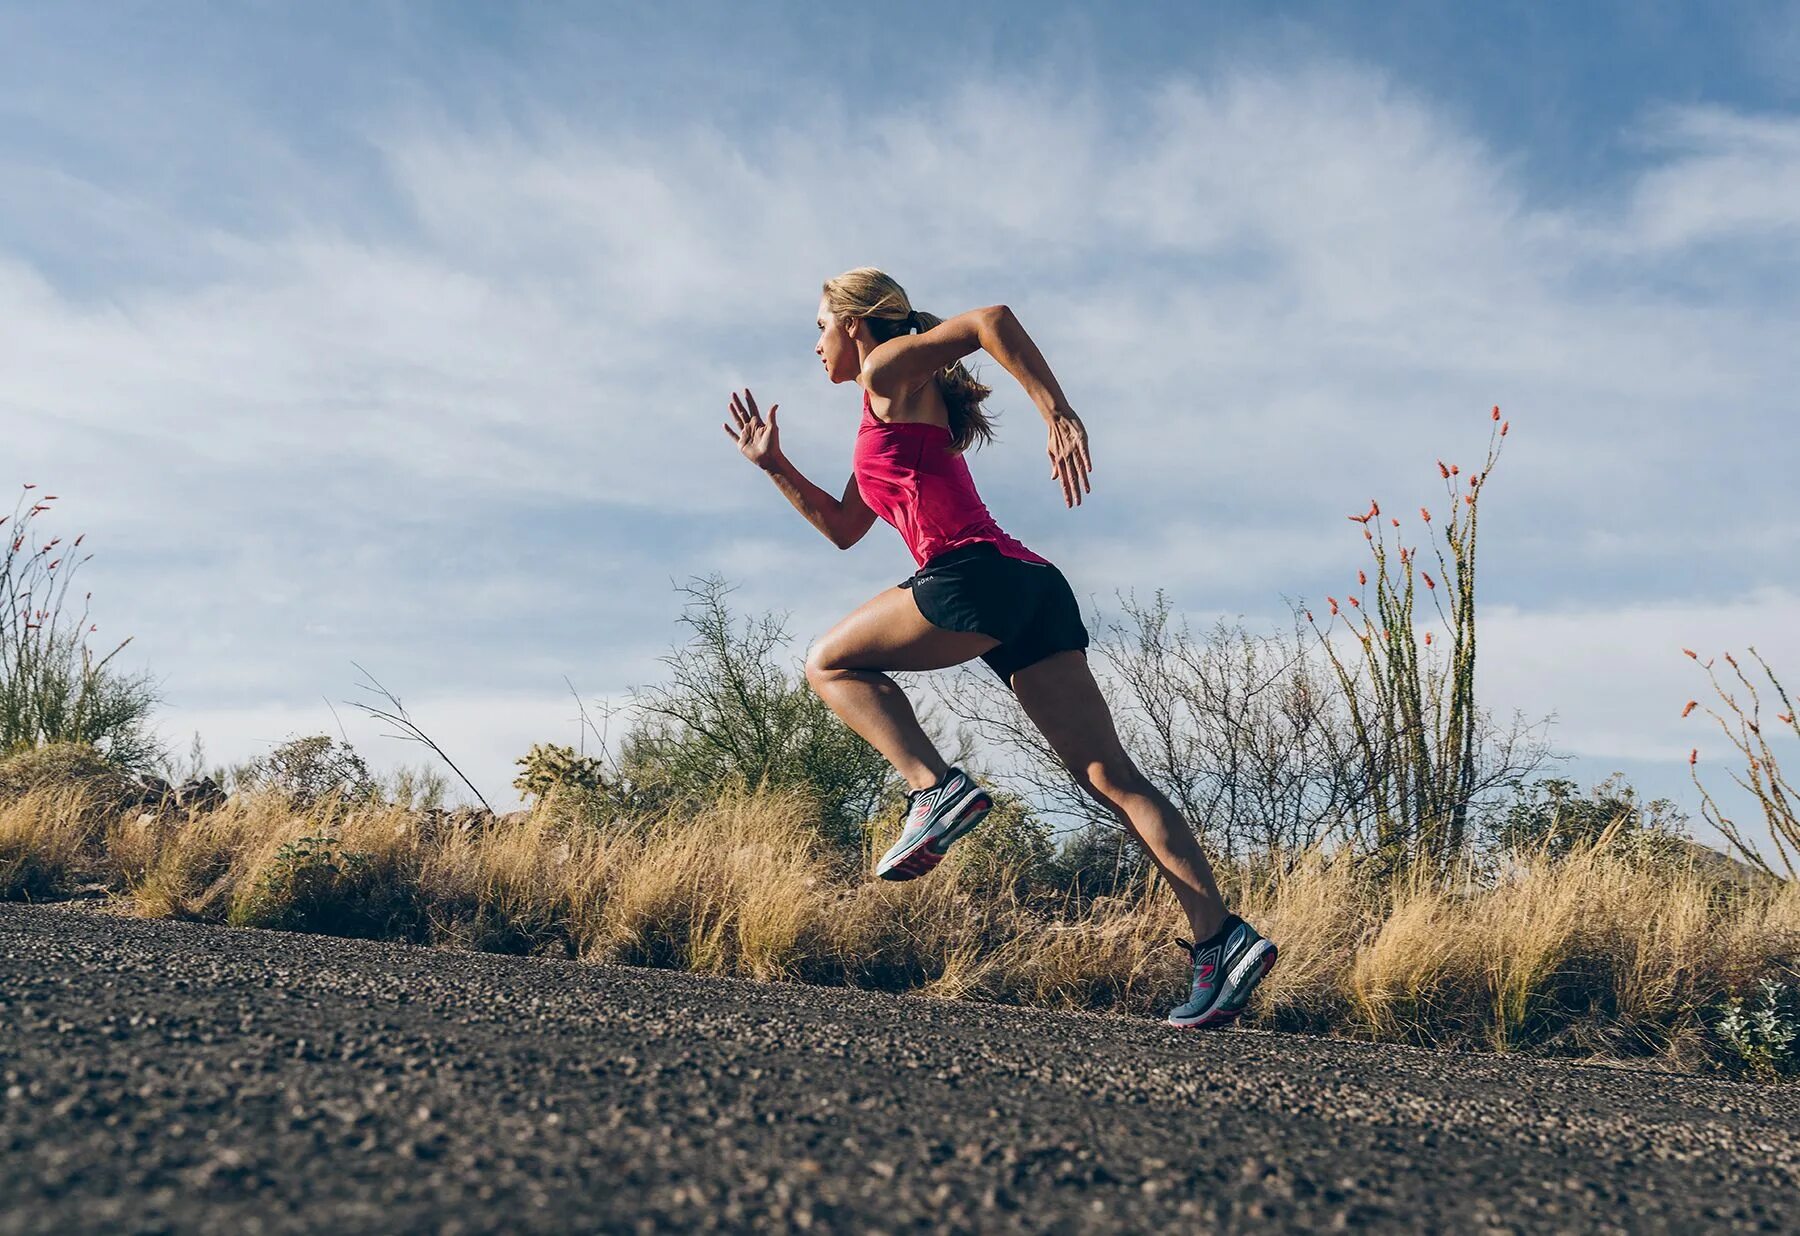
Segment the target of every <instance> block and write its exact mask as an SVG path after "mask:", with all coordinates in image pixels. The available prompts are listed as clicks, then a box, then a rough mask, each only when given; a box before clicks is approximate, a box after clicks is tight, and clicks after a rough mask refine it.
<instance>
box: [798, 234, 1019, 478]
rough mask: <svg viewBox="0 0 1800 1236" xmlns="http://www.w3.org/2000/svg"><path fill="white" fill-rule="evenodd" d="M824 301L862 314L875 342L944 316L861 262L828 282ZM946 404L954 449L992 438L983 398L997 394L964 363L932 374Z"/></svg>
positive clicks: (843, 313)
mask: <svg viewBox="0 0 1800 1236" xmlns="http://www.w3.org/2000/svg"><path fill="white" fill-rule="evenodd" d="M823 290H824V292H825V304H826V307H827V308H829V309H830V310H831V312H832V313H833V314H834V315H836V316H838V317H840V318H862V319H863V320H864V321H866V322H867V323H868V324H869V333H870V334H872V335H874V336H875V342H876V343H886V342H887V341H888V340H889V339H892V338H894V337H895V336H897V335H904V334H906V333H907V331H909V330H911V329H914V324H915V323H916V324H917V329H918V331H919V333H920V334H923V333H924V332H926V331H928V330H930V329H931V328H932V327H934V326H936V325H937V324H938V323H939V322H941V321H943V319H942V318H940V317H937V316H936V315H935V314H930V313H925V312H923V311H921V310H917V309H914V308H913V307H912V302H911V301H910V300H908V299H907V298H906V289H904V288H902V287H901V286H900V285H899V284H898V283H895V282H894V280H893V277H892V276H891V275H889V274H888V273H887V272H886V271H884V270H881V269H879V268H878V267H874V266H858V267H856V268H855V269H853V270H847V271H845V272H844V273H843V274H841V275H838V276H837V277H835V278H832V279H827V280H826V281H825V287H824V289H823ZM932 380H933V381H935V382H936V383H937V388H938V393H939V394H941V395H943V397H944V406H945V407H946V408H948V409H949V410H950V449H951V450H953V451H961V450H966V449H967V448H968V447H969V446H970V445H971V444H972V443H981V442H992V441H993V440H994V422H993V419H992V418H991V417H989V416H988V414H987V412H986V411H985V410H983V408H982V406H981V401H982V400H984V399H986V398H987V397H988V396H989V395H991V394H993V390H992V389H991V388H990V387H987V386H983V385H982V384H981V383H980V382H977V381H976V380H975V375H974V374H972V373H970V372H969V370H968V368H967V366H965V365H964V364H963V363H962V362H961V361H957V362H955V363H954V364H952V365H949V366H946V367H945V368H943V369H940V370H938V371H937V373H935V374H933V375H932Z"/></svg>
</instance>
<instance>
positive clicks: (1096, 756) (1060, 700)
mask: <svg viewBox="0 0 1800 1236" xmlns="http://www.w3.org/2000/svg"><path fill="white" fill-rule="evenodd" d="M1012 688H1013V694H1015V695H1017V696H1018V698H1019V704H1020V706H1021V707H1022V708H1024V709H1025V715H1026V716H1028V717H1030V718H1031V723H1032V724H1033V725H1035V726H1037V727H1038V729H1039V731H1041V732H1042V733H1043V735H1044V738H1045V740H1046V741H1048V742H1049V744H1050V746H1051V747H1052V748H1053V749H1054V750H1055V751H1056V754H1057V755H1058V756H1059V757H1060V758H1061V759H1062V761H1063V763H1064V764H1067V765H1068V766H1069V769H1070V771H1072V772H1074V773H1075V774H1076V775H1077V776H1081V777H1086V776H1091V775H1092V770H1093V769H1094V767H1095V766H1096V765H1098V766H1100V768H1102V769H1104V770H1106V771H1107V772H1108V773H1111V774H1114V775H1117V774H1120V773H1122V772H1123V771H1124V769H1125V768H1126V767H1127V765H1128V764H1129V763H1130V758H1129V757H1128V756H1127V755H1126V753H1125V747H1124V745H1123V744H1122V743H1120V741H1119V734H1118V731H1117V730H1115V729H1114V728H1113V719H1112V710H1111V709H1110V708H1108V707H1107V704H1106V697H1105V696H1104V695H1102V694H1101V693H1100V684H1099V683H1097V682H1095V681H1094V674H1093V671H1092V670H1090V669H1089V668H1088V662H1087V653H1086V652H1084V651H1081V650H1077V649H1069V650H1066V651H1063V652H1057V653H1053V654H1052V655H1050V656H1048V657H1045V658H1044V659H1043V660H1041V661H1036V662H1034V663H1032V664H1031V665H1027V666H1026V667H1025V668H1024V669H1022V670H1017V671H1015V672H1014V674H1013V676H1012Z"/></svg>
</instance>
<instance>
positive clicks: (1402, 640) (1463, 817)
mask: <svg viewBox="0 0 1800 1236" xmlns="http://www.w3.org/2000/svg"><path fill="white" fill-rule="evenodd" d="M1510 427H1511V422H1510V421H1502V420H1501V419H1500V409H1499V408H1498V407H1496V408H1495V409H1494V411H1493V428H1492V429H1491V430H1490V433H1489V437H1488V453H1487V462H1486V463H1485V464H1484V465H1483V466H1482V469H1481V471H1480V472H1478V473H1473V474H1471V475H1470V476H1469V477H1468V482H1469V484H1468V489H1467V491H1466V492H1465V491H1463V489H1462V484H1461V475H1462V469H1461V467H1460V466H1459V465H1456V464H1445V463H1444V462H1443V461H1442V460H1439V461H1438V465H1437V467H1438V473H1439V475H1440V476H1441V477H1442V478H1443V480H1444V482H1445V488H1446V489H1447V491H1448V492H1449V495H1450V514H1449V516H1448V518H1446V519H1443V520H1441V521H1439V524H1438V525H1434V524H1433V523H1432V518H1431V511H1430V510H1429V509H1428V508H1426V507H1420V508H1419V519H1420V521H1421V522H1422V523H1423V524H1424V525H1425V537H1426V539H1427V541H1428V542H1429V543H1430V545H1431V551H1432V553H1433V555H1434V556H1435V557H1436V558H1437V561H1438V568H1439V572H1440V574H1439V575H1438V576H1436V577H1434V576H1433V575H1432V574H1431V573H1430V572H1429V571H1427V570H1425V569H1424V568H1423V567H1422V566H1420V565H1419V553H1418V547H1417V546H1411V547H1408V546H1404V545H1396V549H1397V550H1398V557H1399V565H1398V568H1397V569H1396V570H1395V571H1394V572H1393V575H1392V577H1390V573H1389V561H1388V543H1387V532H1386V530H1384V529H1382V527H1381V523H1380V518H1381V505H1380V503H1378V502H1376V501H1374V500H1373V499H1371V500H1370V502H1369V509H1368V511H1367V512H1366V513H1365V514H1362V515H1352V516H1350V517H1349V518H1350V519H1351V520H1352V521H1354V522H1356V523H1359V524H1361V525H1362V534H1363V538H1364V539H1365V540H1366V541H1367V542H1368V544H1369V549H1370V552H1371V553H1372V555H1373V556H1374V560H1375V573H1374V575H1375V608H1374V612H1373V613H1371V612H1370V609H1369V607H1368V605H1367V604H1366V601H1367V598H1368V592H1367V589H1368V584H1369V576H1368V574H1367V573H1366V572H1364V571H1361V570H1359V571H1357V573H1356V583H1357V588H1358V589H1359V592H1358V593H1357V594H1356V595H1352V596H1349V597H1347V598H1346V600H1347V604H1348V605H1349V607H1350V609H1352V610H1355V611H1356V612H1357V614H1358V615H1359V616H1360V618H1361V629H1360V630H1358V629H1357V623H1356V621H1355V619H1353V618H1351V616H1350V615H1349V614H1347V613H1345V612H1344V611H1343V609H1342V608H1341V607H1340V606H1339V604H1338V601H1337V598H1336V597H1334V596H1328V597H1326V598H1325V599H1326V602H1327V603H1328V604H1329V605H1330V606H1331V618H1332V625H1335V623H1336V620H1337V619H1338V618H1339V617H1342V618H1344V619H1345V621H1346V623H1347V624H1348V625H1349V626H1350V628H1351V632H1352V634H1354V635H1355V636H1356V637H1357V641H1358V643H1359V644H1360V646H1361V651H1362V655H1361V659H1360V660H1358V661H1357V663H1356V666H1355V669H1354V670H1352V669H1351V668H1349V667H1346V666H1345V664H1344V661H1343V659H1341V658H1340V657H1339V656H1338V652H1337V649H1336V648H1335V647H1334V646H1333V645H1332V642H1331V638H1330V633H1329V631H1321V632H1320V633H1319V635H1320V642H1321V643H1322V644H1323V646H1324V648H1325V653H1326V655H1327V656H1328V657H1330V658H1331V664H1332V666H1333V668H1334V669H1336V671H1337V676H1338V681H1339V682H1340V684H1341V685H1342V686H1343V689H1344V695H1345V700H1346V702H1347V704H1348V706H1349V711H1350V716H1351V724H1352V728H1353V731H1354V733H1355V736H1356V742H1357V744H1358V746H1359V747H1360V748H1361V752H1362V755H1363V759H1364V764H1365V766H1366V767H1367V769H1368V776H1369V786H1368V791H1369V794H1368V802H1369V810H1370V811H1371V812H1372V813H1373V816H1374V823H1375V837H1376V843H1377V848H1378V851H1379V853H1380V855H1381V857H1382V858H1383V859H1384V860H1385V862H1386V863H1387V864H1388V865H1389V866H1390V867H1400V866H1406V865H1410V864H1413V863H1417V862H1425V863H1428V864H1430V865H1432V866H1434V867H1440V868H1441V867H1443V866H1445V865H1446V864H1447V863H1448V862H1449V860H1451V859H1452V858H1454V857H1455V856H1456V855H1457V854H1459V853H1460V852H1461V851H1462V848H1463V843H1464V840H1465V837H1466V833H1467V825H1468V814H1469V800H1470V798H1471V797H1472V795H1473V793H1474V785H1475V523H1476V514H1477V511H1478V509H1479V505H1480V497H1481V492H1482V488H1483V486H1484V485H1485V484H1486V483H1487V478H1488V474H1489V473H1490V472H1492V471H1493V468H1494V464H1495V463H1496V462H1497V461H1498V459H1499V457H1500V448H1501V440H1502V439H1504V438H1505V437H1506V432H1507V430H1508V429H1509V428H1510ZM1371 523H1374V525H1375V529H1376V530H1375V531H1373V532H1371V531H1370V529H1369V525H1370V524H1371ZM1388 523H1389V524H1390V525H1391V526H1392V528H1393V529H1399V527H1400V520H1399V519H1398V518H1397V517H1395V516H1389V517H1388ZM1434 527H1441V528H1442V531H1443V539H1444V541H1445V543H1447V545H1448V547H1449V550H1450V560H1449V561H1448V562H1446V561H1445V560H1444V551H1443V548H1442V547H1440V546H1439V544H1438V541H1437V538H1436V536H1435V535H1434ZM1394 535H1395V537H1396V539H1398V538H1399V535H1400V534H1399V533H1398V531H1396V532H1395V533H1394ZM1415 576H1416V577H1417V578H1419V579H1422V580H1423V581H1424V583H1425V589H1426V591H1427V592H1429V593H1430V594H1431V599H1432V603H1433V605H1434V606H1435V607H1436V609H1437V611H1438V616H1439V617H1440V618H1442V619H1443V622H1444V626H1445V627H1446V628H1447V629H1448V631H1449V636H1450V638H1449V647H1448V648H1447V649H1446V650H1445V652H1446V654H1447V658H1448V659H1447V661H1445V660H1439V659H1437V658H1433V657H1431V656H1429V654H1426V655H1425V656H1423V657H1422V656H1421V652H1420V640H1419V638H1418V633H1417V632H1415V630H1414V627H1413V600H1414V579H1415ZM1440 582H1441V583H1442V588H1441V589H1440V588H1439V584H1440ZM1306 619H1307V621H1308V622H1309V623H1312V625H1313V629H1314V630H1315V631H1317V630H1318V623H1317V622H1316V621H1314V619H1313V616H1312V612H1311V611H1310V610H1308V611H1307V612H1306ZM1432 635H1433V633H1432V632H1430V631H1426V632H1424V640H1423V645H1424V647H1426V648H1430V647H1431V646H1432ZM1365 676H1366V679H1367V682H1368V684H1369V690H1368V691H1366V692H1365V691H1364V690H1362V689H1361V684H1362V682H1363V681H1364V678H1365Z"/></svg>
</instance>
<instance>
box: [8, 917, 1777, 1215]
mask: <svg viewBox="0 0 1800 1236" xmlns="http://www.w3.org/2000/svg"><path fill="white" fill-rule="evenodd" d="M1797 1130H1800V1087H1779V1086H1757V1085H1751V1084H1747V1083H1737V1082H1730V1081H1724V1080H1718V1079H1712V1078H1702V1077H1691V1076H1681V1075H1668V1074H1656V1073H1650V1072H1644V1071H1637V1070H1628V1069H1619V1068H1611V1067H1602V1066H1593V1065H1577V1064H1569V1063H1558V1062H1553V1061H1543V1060H1531V1059H1522V1058H1518V1057H1508V1056H1488V1055H1473V1054H1467V1053H1450V1052H1430V1051H1422V1050H1416V1049H1410V1048H1404V1047H1396V1046H1390V1045H1385V1044H1367V1043H1354V1042H1348V1041H1342V1040H1333V1039H1322V1038H1310V1037H1303V1036H1297V1035H1277V1034H1270V1033H1264V1032H1259V1031H1255V1030H1249V1029H1234V1030H1229V1031H1222V1032H1221V1031H1214V1032H1204V1031H1179V1030H1174V1029H1171V1028H1168V1027H1164V1026H1161V1025H1159V1024H1156V1023H1154V1022H1149V1021H1144V1020H1137V1019H1129V1018H1123V1017H1116V1016H1105V1015H1097V1014H1082V1013H1051V1012H1044V1011H1037V1010H1029V1009H1015V1008H1003V1007H997V1006H990V1005H981V1004H973V1003H961V1002H951V1001H937V1000H930V999H926V998H921V997H907V996H888V995H881V994H876V993H870V992H860V991H853V990H843V989H835V988H818V987H804V986H798V985H791V984H784V983H752V982H745V981H739V980H733V979H717V978H703V977H698V976H694V975H687V974H679V973H672V972H667V971H657V970H638V969H629V968H623V967H614V966H598V965H586V964H581V963H577V962H569V961H560V960H549V959H541V958H518V957H501V956H494V955H489V954H481V953H466V952H456V951H449V950H439V949H422V948H416V947H411V946H408V945H402V944H388V943H376V942H368V941H357V940H339V939H334V938H330V937H325V936H311V935H297V934H287V933H282V932H271V931H254V930H235V929H229V928H221V927H213V926H206V925H201V924H193V923H180V922H170V921H144V920H136V919H129V918H122V917H116V916H112V915H105V914H96V913H88V912H80V911H77V910H73V909H70V908H67V907H47V906H24V905H16V904H0V1149H3V1150H4V1154H5V1170H4V1171H0V1234H5V1236H11V1234H14V1233H49V1232H56V1233H67V1232H106V1233H115V1232H119V1233H123V1232H142V1233H155V1232H170V1233H173V1232H181V1233H232V1234H234V1236H237V1234H241V1233H265V1232H267V1233H276V1232H350V1231H358V1232H374V1231H383V1232H387V1231H406V1232H411V1231H418V1232H438V1233H474V1232H490V1231H505V1232H565V1231H596V1232H662V1231H683V1232H686V1231H712V1230H733V1231H735V1230H749V1231H773V1230H781V1231H791V1230H801V1231H808V1230H811V1231H854V1232H924V1231H955V1232H975V1231H981V1232H992V1231H1033V1232H1086V1231H1103V1230H1149V1229H1163V1230H1174V1231H1184V1232H1185V1231H1214V1230H1217V1231H1265V1230H1266V1231H1304V1232H1313V1231H1333V1230H1341V1229H1349V1228H1370V1229H1374V1230H1379V1231H1384V1232H1386V1231H1418V1232H1454V1233H1471V1232H1474V1233H1479V1232H1524V1231H1531V1232H1537V1231H1557V1232H1561V1231H1567V1232H1656V1231H1682V1232H1687V1231H1698V1230H1717V1231H1770V1232H1773V1231H1789V1232H1791V1231H1795V1230H1800V1144H1797V1143H1800V1138H1797V1137H1796V1133H1797Z"/></svg>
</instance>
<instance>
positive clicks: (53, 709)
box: [0, 485, 165, 772]
mask: <svg viewBox="0 0 1800 1236" xmlns="http://www.w3.org/2000/svg"><path fill="white" fill-rule="evenodd" d="M55 501H56V496H55V495H54V494H42V493H41V491H39V490H38V488H37V486H35V485H26V486H24V487H23V488H22V489H21V491H20V499H19V501H18V502H17V503H16V504H15V505H14V507H13V513H12V514H11V515H5V516H0V755H6V754H11V753H15V752H18V751H22V750H30V749H32V748H35V747H40V746H44V745H47V744H54V743H85V744H87V745H89V746H91V747H93V748H95V749H96V750H97V751H99V753H100V754H101V756H102V757H103V758H105V759H106V761H107V762H108V763H110V764H113V765H115V766H116V767H119V768H122V769H126V770H128V771H131V772H149V771H152V770H153V769H154V768H155V767H156V766H157V765H158V764H159V763H160V762H161V761H162V760H163V759H164V758H165V757H164V753H163V750H162V746H161V744H160V743H159V742H158V741H157V740H156V738H155V736H154V735H153V734H152V733H151V732H150V731H149V728H148V727H149V719H150V713H151V710H152V709H153V708H154V707H155V705H156V703H157V698H158V697H157V690H156V686H155V684H154V682H153V680H152V679H151V677H150V675H149V674H148V673H137V674H128V673H125V672H124V671H122V670H120V669H118V668H116V667H115V666H113V664H112V660H113V658H114V657H115V656H117V655H118V654H119V652H120V651H121V650H123V649H124V647H125V645H126V644H129V643H130V642H131V641H130V639H129V638H127V639H124V640H121V641H120V642H119V643H118V644H117V645H116V646H115V647H114V648H113V649H112V651H111V652H108V653H105V654H103V655H102V654H99V653H97V652H96V651H95V649H94V648H93V647H91V637H92V636H93V634H94V632H95V631H96V629H97V627H96V625H95V624H94V623H92V622H90V621H89V617H90V615H89V612H88V606H87V600H88V598H91V597H92V596H93V593H91V592H90V593H88V594H86V597H84V598H83V602H82V607H81V612H80V613H79V615H77V614H75V613H74V612H73V611H72V610H71V609H70V607H69V605H68V591H69V585H70V582H71V581H72V579H73V577H74V575H75V572H76V571H77V570H79V569H80V567H81V564H82V563H84V562H86V561H87V560H88V559H89V558H91V557H93V554H91V553H88V554H84V555H81V556H79V557H76V556H75V553H76V551H77V550H78V549H79V548H80V546H81V542H82V541H83V539H84V538H85V537H86V535H87V534H86V533H82V534H80V535H78V536H77V537H76V538H75V540H74V543H73V544H70V545H67V546H63V545H62V540H63V538H62V537H60V536H57V537H51V538H50V539H48V540H43V539H42V538H40V537H39V536H38V535H37V527H38V524H39V522H40V520H39V516H42V515H45V514H48V513H49V512H50V511H51V509H52V507H51V504H52V503H53V502H55Z"/></svg>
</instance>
